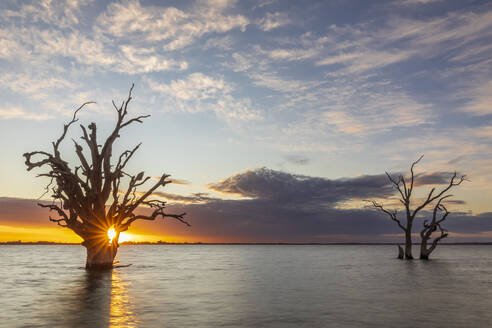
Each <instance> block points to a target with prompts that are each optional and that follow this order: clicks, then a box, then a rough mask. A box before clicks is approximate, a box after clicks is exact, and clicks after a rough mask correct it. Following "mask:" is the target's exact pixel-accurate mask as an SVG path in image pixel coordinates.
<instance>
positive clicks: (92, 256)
mask: <svg viewBox="0 0 492 328" xmlns="http://www.w3.org/2000/svg"><path fill="white" fill-rule="evenodd" d="M83 244H85V245H84V246H85V247H86V248H87V261H86V262H85V268H86V269H87V270H105V269H111V268H112V267H113V261H114V258H115V256H116V253H117V251H118V246H117V243H115V242H113V243H111V244H110V243H109V240H108V241H106V242H102V243H101V242H98V243H87V242H84V243H83Z"/></svg>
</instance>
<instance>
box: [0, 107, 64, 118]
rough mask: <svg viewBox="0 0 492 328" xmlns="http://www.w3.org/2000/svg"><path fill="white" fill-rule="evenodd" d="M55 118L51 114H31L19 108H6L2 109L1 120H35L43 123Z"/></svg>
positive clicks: (0, 110)
mask: <svg viewBox="0 0 492 328" xmlns="http://www.w3.org/2000/svg"><path fill="white" fill-rule="evenodd" d="M52 118H54V116H53V115H50V114H46V113H44V114H41V113H29V112H25V111H23V110H22V109H21V108H19V107H4V108H0V120H10V119H21V120H34V121H43V120H49V119H52Z"/></svg>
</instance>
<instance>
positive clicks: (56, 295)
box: [0, 245, 492, 328]
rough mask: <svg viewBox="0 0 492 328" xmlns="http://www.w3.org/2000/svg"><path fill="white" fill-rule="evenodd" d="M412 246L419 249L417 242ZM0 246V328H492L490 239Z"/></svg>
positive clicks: (491, 251)
mask: <svg viewBox="0 0 492 328" xmlns="http://www.w3.org/2000/svg"><path fill="white" fill-rule="evenodd" d="M415 251H417V249H415ZM395 255H396V247H395V246H332V245H330V246H287V245H279V246H276V245H275V246H274V245H272V246H263V245H251V246H244V245H225V246H222V245H220V246H219V245H166V246H157V245H156V246H145V245H141V246H122V247H120V251H119V255H118V258H119V261H120V264H130V263H131V264H132V265H131V266H130V267H124V268H117V269H114V270H113V271H112V272H106V273H99V274H90V273H87V272H86V271H85V270H83V269H80V267H81V266H82V265H83V264H84V261H85V249H84V248H83V247H82V246H72V245H70V246H0V278H1V279H0V326H2V327H108V326H109V327H196V328H201V327H492V246H444V245H443V246H441V247H440V248H438V249H437V250H436V251H435V252H434V254H433V255H434V258H435V259H434V260H431V261H428V262H423V261H419V260H414V261H400V260H397V259H395Z"/></svg>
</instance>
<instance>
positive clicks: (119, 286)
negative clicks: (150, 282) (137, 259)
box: [109, 269, 138, 327]
mask: <svg viewBox="0 0 492 328" xmlns="http://www.w3.org/2000/svg"><path fill="white" fill-rule="evenodd" d="M129 284H130V283H129V282H125V281H123V280H122V279H121V278H120V276H119V274H118V271H117V269H113V270H112V276H111V304H110V312H109V315H110V319H109V323H110V325H109V326H110V327H137V326H138V320H137V317H136V315H135V313H134V312H133V311H132V299H131V297H130V296H129V295H128V286H129Z"/></svg>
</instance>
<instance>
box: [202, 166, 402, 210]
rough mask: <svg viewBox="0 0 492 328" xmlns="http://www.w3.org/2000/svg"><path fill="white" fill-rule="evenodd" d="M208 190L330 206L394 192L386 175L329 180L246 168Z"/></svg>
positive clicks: (285, 201)
mask: <svg viewBox="0 0 492 328" xmlns="http://www.w3.org/2000/svg"><path fill="white" fill-rule="evenodd" d="M209 188H210V189H211V190H214V191H217V192H221V193H232V194H238V195H241V196H243V197H249V198H252V199H263V200H270V201H278V202H281V203H283V204H290V206H297V205H295V204H296V203H298V204H299V205H300V206H302V204H303V203H309V202H316V203H320V204H322V205H327V206H333V205H335V204H336V203H337V202H340V201H346V200H349V199H355V198H357V199H361V198H367V197H377V198H381V197H387V196H389V195H392V194H393V193H394V190H393V188H392V187H391V186H390V185H389V183H388V181H387V178H386V176H384V175H375V176H369V175H366V176H361V177H356V178H347V179H337V180H330V179H325V178H317V177H308V176H303V175H297V174H290V173H286V172H282V171H275V170H271V169H267V168H264V167H263V168H260V169H255V170H249V171H246V172H243V173H238V174H235V175H233V176H231V177H229V178H227V179H224V180H222V181H220V182H217V183H212V184H210V185H209Z"/></svg>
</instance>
